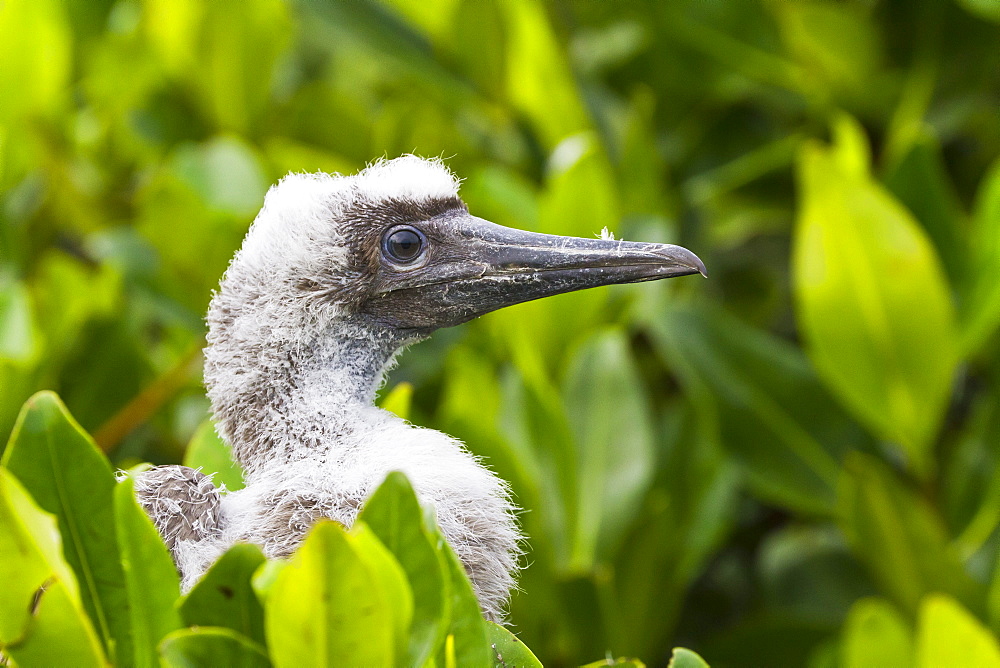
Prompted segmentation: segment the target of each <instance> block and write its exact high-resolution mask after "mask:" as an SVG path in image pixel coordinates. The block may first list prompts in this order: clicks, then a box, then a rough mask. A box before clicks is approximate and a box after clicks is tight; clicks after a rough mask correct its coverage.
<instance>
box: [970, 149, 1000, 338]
mask: <svg viewBox="0 0 1000 668" xmlns="http://www.w3.org/2000/svg"><path fill="white" fill-rule="evenodd" d="M972 223H973V226H972V238H971V241H970V242H969V248H970V249H971V250H972V258H971V259H972V262H971V264H972V267H971V269H972V272H971V273H972V276H971V279H970V280H969V282H968V285H967V288H966V290H965V294H964V295H963V298H964V299H963V308H962V349H963V351H965V352H969V353H971V352H975V351H976V350H978V349H979V348H980V347H981V346H982V345H983V344H984V343H985V342H986V341H987V340H988V338H989V337H990V335H991V334H993V332H995V331H996V329H997V325H1000V281H997V280H996V277H997V275H998V273H1000V160H998V161H997V162H996V163H994V164H993V166H992V167H991V168H990V171H989V172H988V173H987V175H986V176H985V177H984V178H983V180H982V182H981V183H980V185H979V192H978V193H977V195H976V208H975V211H974V213H973V218H972Z"/></svg>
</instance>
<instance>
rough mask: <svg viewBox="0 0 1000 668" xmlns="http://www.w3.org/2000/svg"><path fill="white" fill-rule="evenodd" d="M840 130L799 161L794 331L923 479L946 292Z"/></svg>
mask: <svg viewBox="0 0 1000 668" xmlns="http://www.w3.org/2000/svg"><path fill="white" fill-rule="evenodd" d="M837 130H838V132H839V133H840V136H841V138H840V139H839V140H838V144H837V146H836V147H835V148H834V149H827V148H824V147H822V146H820V145H818V144H814V143H813V144H807V145H806V146H805V147H804V149H803V151H802V154H801V158H800V164H799V177H798V181H799V191H800V209H799V216H798V223H797V226H796V231H795V240H794V242H795V251H794V258H793V260H794V279H795V291H796V298H797V301H798V318H799V325H800V328H801V330H802V333H803V335H804V337H805V338H806V340H807V343H808V350H809V353H810V356H811V357H812V359H813V361H814V362H815V364H816V367H817V369H818V370H819V373H820V375H821V376H822V377H823V379H824V380H825V381H826V383H827V384H828V385H829V386H830V388H831V389H832V390H833V391H834V392H835V393H836V394H837V396H838V398H839V399H840V400H841V401H842V402H843V403H844V405H845V406H847V407H848V408H849V409H850V410H851V411H852V412H853V413H854V414H855V415H856V416H857V417H858V418H859V419H860V420H862V421H863V422H865V423H866V424H867V425H868V426H869V427H870V428H871V429H873V430H874V431H875V432H876V433H878V434H879V435H881V436H882V437H883V438H886V439H889V440H892V441H896V442H898V443H900V444H901V445H902V446H903V448H904V449H905V451H906V453H907V454H908V455H909V458H910V462H911V466H912V467H913V468H914V469H915V470H916V471H918V472H919V473H920V474H922V475H925V476H926V475H927V474H928V473H929V472H930V468H931V463H932V462H931V458H930V446H931V443H932V441H933V438H934V436H935V435H936V433H937V430H938V427H939V425H940V423H941V418H942V416H943V413H944V409H945V407H946V405H947V400H948V396H949V394H950V390H951V380H952V374H953V372H954V369H955V365H956V362H957V353H956V348H957V346H956V331H955V323H954V313H953V308H952V304H951V301H950V297H949V294H948V285H947V283H946V281H945V279H944V275H943V273H942V270H941V267H940V263H939V262H938V258H937V255H936V254H935V253H934V249H933V247H932V246H931V244H930V242H929V241H928V239H927V236H926V235H925V234H924V232H923V230H922V229H921V228H920V227H919V225H917V223H916V221H914V220H913V218H912V216H911V215H910V213H909V212H908V211H907V210H906V209H904V208H903V207H902V206H900V205H899V203H898V202H896V200H894V199H893V198H892V197H891V196H890V195H889V194H888V193H887V192H886V191H885V190H884V189H883V188H882V187H881V186H879V185H878V184H877V183H876V182H875V181H873V180H872V179H871V177H870V176H869V175H868V174H867V173H866V171H865V169H864V167H863V165H864V162H865V159H864V157H863V156H861V155H860V153H861V152H862V151H865V150H867V147H866V146H863V139H860V138H859V135H860V133H861V131H860V130H859V129H857V128H855V127H854V126H853V125H851V124H850V123H849V122H848V121H846V120H844V121H842V122H841V125H840V126H838V128H837Z"/></svg>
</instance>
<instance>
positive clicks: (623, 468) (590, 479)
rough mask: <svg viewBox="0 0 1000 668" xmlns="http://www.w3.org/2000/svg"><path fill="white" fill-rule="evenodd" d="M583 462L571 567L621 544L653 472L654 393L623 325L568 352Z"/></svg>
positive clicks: (568, 394) (573, 418) (570, 406)
mask: <svg viewBox="0 0 1000 668" xmlns="http://www.w3.org/2000/svg"><path fill="white" fill-rule="evenodd" d="M563 397H564V401H565V403H566V412H567V416H568V418H569V423H570V427H571V428H572V430H573V435H574V440H575V442H576V466H577V467H578V468H579V478H578V480H579V486H578V488H577V493H578V499H577V504H576V508H577V515H576V517H575V518H571V520H570V521H571V522H572V525H573V526H574V527H575V532H574V536H573V539H572V551H571V554H570V562H569V568H570V569H572V570H576V571H578V572H587V571H589V570H590V569H591V568H592V567H593V565H594V563H595V562H596V561H598V560H602V561H603V560H607V559H608V558H610V556H611V555H612V554H614V552H615V551H616V550H617V547H618V545H619V544H620V542H621V540H622V537H623V533H624V532H625V530H626V529H627V528H628V527H629V526H630V525H631V523H632V522H633V520H634V519H635V516H636V513H637V511H638V508H639V505H640V504H641V502H642V500H643V498H644V496H645V494H646V491H647V489H648V488H649V484H650V481H651V479H652V475H653V464H654V452H653V433H652V425H651V424H650V421H649V399H648V398H647V396H646V393H645V391H644V389H643V383H642V379H641V378H640V377H639V372H638V370H637V369H636V365H635V362H634V360H633V359H632V353H631V350H630V349H629V346H628V341H627V340H626V338H625V335H624V333H623V332H622V331H620V330H616V329H611V330H598V331H597V332H596V333H595V334H594V335H593V336H592V337H591V338H589V339H587V340H586V341H585V342H584V343H583V344H582V345H581V346H580V348H579V349H578V350H577V351H576V354H575V355H574V356H573V357H572V358H571V359H570V362H569V368H568V371H567V374H566V382H565V386H564V389H563Z"/></svg>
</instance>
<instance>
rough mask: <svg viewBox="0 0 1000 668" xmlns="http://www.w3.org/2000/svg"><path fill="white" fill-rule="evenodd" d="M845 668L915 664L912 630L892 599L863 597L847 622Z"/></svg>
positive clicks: (852, 608) (872, 667)
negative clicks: (890, 600)
mask: <svg viewBox="0 0 1000 668" xmlns="http://www.w3.org/2000/svg"><path fill="white" fill-rule="evenodd" d="M842 652H843V665H844V668H881V667H883V666H912V665H913V631H912V630H911V629H910V627H909V625H908V624H907V623H906V620H905V619H904V618H903V616H902V615H901V614H900V613H899V612H898V611H897V610H896V608H895V607H893V606H892V605H891V604H890V603H889V602H887V601H884V600H882V599H878V598H863V599H860V600H858V602H857V603H855V604H854V605H853V606H852V607H851V611H850V613H848V616H847V620H846V621H845V622H844V640H843V649H842Z"/></svg>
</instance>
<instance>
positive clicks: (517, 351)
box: [0, 0, 1000, 666]
mask: <svg viewBox="0 0 1000 668" xmlns="http://www.w3.org/2000/svg"><path fill="white" fill-rule="evenodd" d="M994 5H995V3H989V2H982V1H976V0H953V1H950V0H940V1H938V2H925V3H901V2H886V1H881V2H854V1H846V2H834V1H833V0H827V1H823V0H811V1H809V2H794V3H792V2H770V3H759V2H755V1H753V0H732V1H727V2H714V3H713V2H704V1H703V0H676V1H671V2H646V1H645V0H619V1H616V2H614V3H609V2H604V3H588V2H565V1H563V0H551V1H549V2H544V3H543V2H536V1H534V0H419V1H417V0H345V1H338V0H323V1H322V2H316V1H311V0H300V1H298V2H282V1H281V0H240V1H239V2H236V0H217V1H215V2H211V3H202V2H199V1H198V0H93V1H87V2H83V1H82V0H7V1H6V2H4V3H3V4H2V5H0V63H3V66H2V67H0V431H3V432H4V433H6V432H8V431H10V430H11V428H12V427H13V424H14V421H15V418H16V416H17V412H18V410H19V407H20V406H21V404H22V403H23V402H24V401H25V400H26V399H28V397H29V396H31V395H32V394H33V393H34V392H35V391H36V390H39V389H55V390H58V391H59V393H60V396H61V397H63V398H64V399H65V401H66V403H67V405H68V406H69V408H70V409H71V410H72V412H73V414H74V415H75V416H76V417H77V418H78V419H79V420H80V423H81V424H82V426H83V427H84V428H85V429H87V430H89V431H90V432H92V433H93V434H94V437H95V440H96V442H97V443H98V445H99V447H100V449H101V450H103V451H104V452H106V453H108V455H109V456H110V457H111V459H112V461H114V463H115V465H116V466H118V467H123V468H128V467H130V466H133V465H135V464H137V463H139V462H142V461H152V462H156V463H166V462H177V461H182V460H185V459H186V460H187V461H188V462H196V463H205V462H206V460H205V459H203V457H205V456H209V455H211V453H213V452H217V451H216V450H213V447H214V446H213V443H212V428H211V425H210V424H208V423H206V418H207V404H206V401H205V398H204V392H203V389H202V388H201V386H200V380H199V378H200V375H199V371H198V367H199V364H198V351H199V350H200V348H201V347H202V345H203V340H202V337H203V322H202V318H203V314H204V311H205V307H206V305H207V302H208V299H209V295H210V292H211V290H212V289H213V288H214V287H215V286H216V285H217V284H218V279H219V276H220V274H221V272H222V271H223V269H224V267H225V265H226V262H227V261H228V259H229V257H231V255H232V253H233V252H234V250H235V249H236V247H237V246H238V244H239V241H240V239H241V237H242V235H243V234H244V233H245V230H246V228H247V225H248V223H249V221H250V220H251V218H252V217H253V215H254V213H255V211H256V210H257V208H258V207H259V205H260V202H261V200H262V197H263V193H264V191H265V189H266V187H267V184H269V183H271V182H273V181H274V180H276V179H277V178H279V177H280V176H281V175H283V174H284V173H286V172H287V171H289V170H296V171H304V170H316V169H323V170H328V171H344V172H346V171H353V170H355V169H357V168H359V167H361V166H363V164H364V163H365V162H366V161H369V160H371V159H372V158H374V157H377V156H381V155H390V156H394V155H398V154H400V153H404V152H410V151H413V152H416V153H419V154H422V155H443V156H445V157H446V158H447V162H448V164H449V165H450V166H451V167H452V168H453V169H454V170H455V171H456V173H457V174H459V175H460V176H462V177H464V178H465V181H464V183H463V187H462V195H463V197H464V198H465V199H466V201H467V203H468V204H469V206H470V209H471V211H472V212H473V213H475V214H476V215H480V216H483V217H484V218H489V219H491V220H494V221H496V222H498V223H502V224H507V225H511V226H515V227H524V228H529V229H533V230H537V231H542V232H557V233H563V234H576V235H578V236H589V235H591V234H595V233H597V232H598V231H599V230H601V229H602V228H603V227H607V228H608V229H609V230H611V231H612V232H614V233H616V235H617V236H619V237H625V238H636V239H639V238H642V239H649V240H655V241H674V242H678V243H682V244H684V245H685V246H688V247H690V248H691V249H692V250H694V251H696V252H697V253H698V254H699V255H700V256H701V257H702V258H703V259H704V260H705V262H706V264H707V266H708V268H709V274H710V276H711V278H710V279H709V280H707V281H701V280H696V279H685V280H682V281H674V282H671V283H670V284H647V285H641V286H628V287H620V288H619V287H616V288H612V289H607V290H598V291H592V292H589V293H580V294H573V295H565V296H561V297H557V298H553V299H551V300H546V301H544V302H539V303H532V304H525V305H522V306H518V307H514V308H512V309H509V310H506V311H502V312H498V313H495V314H492V315H490V316H487V317H485V318H483V319H481V320H480V321H477V322H474V323H470V324H469V325H466V326H463V327H461V328H458V329H455V330H448V331H442V332H439V333H438V334H437V335H436V336H435V337H434V338H433V339H431V340H430V341H429V342H427V343H425V344H422V345H420V346H417V347H416V348H415V349H413V350H411V351H409V352H407V354H406V355H405V356H403V358H402V362H401V365H400V367H399V368H398V369H397V370H396V371H395V372H394V373H393V375H392V376H391V377H390V380H389V383H388V388H389V390H390V392H391V394H390V395H389V396H388V397H387V398H386V399H385V402H388V403H390V404H391V407H392V409H393V410H395V411H397V412H399V413H401V414H404V415H406V416H408V417H410V418H411V419H413V421H414V422H416V423H418V424H422V425H428V426H433V427H435V428H440V429H442V430H444V431H446V432H448V433H451V434H454V435H456V436H459V437H461V438H463V439H464V440H465V441H466V442H467V443H468V444H469V446H470V448H471V449H473V451H474V452H476V453H477V454H479V455H481V456H483V457H484V458H486V459H487V460H488V462H489V464H490V466H492V467H493V468H494V469H496V470H497V471H498V473H500V475H501V476H502V477H504V478H505V479H507V480H509V481H510V482H511V485H512V488H513V490H514V492H515V494H516V496H517V500H518V503H519V504H520V505H521V506H522V507H524V508H525V509H526V512H525V513H524V514H523V516H522V521H523V524H524V529H525V532H526V533H527V534H528V535H529V536H530V542H529V544H528V548H529V551H530V552H529V555H528V557H527V560H526V565H527V568H526V570H525V572H524V574H523V577H522V581H521V587H522V591H521V592H519V593H518V594H517V595H515V598H514V600H513V602H512V621H513V623H514V625H515V628H516V629H517V630H518V634H519V637H520V638H522V639H523V640H524V641H525V643H526V644H527V645H528V646H530V647H531V648H532V649H533V650H534V651H535V652H536V654H537V655H538V657H539V658H540V659H542V661H543V662H544V663H545V664H546V665H573V664H578V663H581V662H583V661H586V660H590V659H593V658H594V657H598V656H602V655H604V654H605V653H606V652H607V651H609V650H610V651H611V652H612V655H613V656H618V655H626V656H639V657H642V658H643V659H645V660H646V661H648V662H649V663H651V664H654V665H662V664H664V663H666V661H667V660H668V657H669V656H670V652H671V648H672V647H673V646H674V645H676V644H683V645H687V646H690V647H693V648H695V649H697V650H698V651H699V652H700V653H701V654H702V655H704V656H705V657H706V659H708V660H709V662H710V663H712V664H713V665H734V666H735V665H811V666H829V665H836V664H842V665H846V666H861V665H893V664H896V665H910V664H913V663H917V664H923V665H931V664H935V665H949V664H950V665H963V664H964V665H973V664H981V665H991V663H992V664H995V663H997V657H996V655H997V649H996V641H995V639H994V634H995V633H996V632H997V631H1000V577H998V576H1000V573H998V571H997V568H996V566H997V562H998V554H1000V552H998V551H1000V532H998V524H1000V491H998V490H1000V466H998V464H1000V456H998V450H997V446H998V443H1000V420H998V417H1000V413H998V411H997V410H996V406H997V405H1000V396H998V385H997V382H996V379H997V374H998V370H1000V366H998V365H1000V356H998V355H997V350H998V347H997V326H998V323H1000V287H998V286H1000V282H998V281H997V280H996V276H997V275H998V272H1000V163H998V156H1000V123H998V121H997V98H998V93H997V91H998V90H1000V72H998V70H997V68H996V67H995V52H996V45H997V43H998V38H1000V27H998V20H1000V15H998V12H997V10H996V8H995V6H994ZM193 435H194V439H193V440H192V436H193ZM61 442H62V441H60V443H61ZM189 443H192V444H193V447H192V448H191V449H188V444H189ZM5 456H6V457H8V458H10V457H12V455H9V454H8V455H5ZM22 456H24V458H25V460H33V459H35V458H39V457H38V455H37V453H35V454H32V455H31V456H27V455H22ZM92 460H93V461H92ZM97 461H98V460H97V459H95V458H93V457H91V458H88V459H85V460H81V461H80V462H76V461H74V462H72V463H63V464H61V465H57V464H51V465H50V473H49V474H48V475H50V476H64V475H66V472H68V471H74V470H75V469H76V467H83V468H85V469H87V470H90V469H93V470H94V471H98V472H99V473H94V472H92V473H91V474H89V475H91V477H92V478H94V479H95V480H96V479H102V480H104V481H105V482H104V483H94V485H93V497H94V499H88V503H87V504H85V505H83V506H82V508H84V509H85V510H86V512H87V513H90V512H91V511H92V510H94V508H96V506H97V505H98V501H97V500H96V499H97V498H98V497H100V496H101V495H102V494H103V495H104V496H105V498H106V497H107V495H109V494H110V495H113V491H111V490H112V486H111V481H110V478H109V477H108V475H106V473H107V472H108V469H107V464H106V463H105V464H101V463H97ZM101 461H103V460H101ZM218 461H219V460H217V463H215V464H207V463H205V465H206V466H208V467H209V470H212V469H220V468H225V466H226V465H225V464H224V461H225V458H224V456H223V457H222V459H221V461H222V462H223V463H222V464H220V463H218ZM38 465H39V466H40V465H41V464H38ZM25 466H27V465H26V464H25ZM102 471H103V473H101V472H102ZM22 475H23V472H22ZM223 475H225V476H229V477H228V478H227V480H229V481H234V480H238V474H237V473H234V472H232V471H228V472H226V473H220V477H221V476H223ZM16 477H18V479H20V480H21V482H22V483H23V485H24V486H25V487H26V488H28V490H29V493H30V494H31V495H34V497H35V500H36V502H37V503H38V504H39V505H40V506H41V507H42V508H47V506H46V505H45V504H46V503H47V501H46V499H45V498H44V496H43V493H42V492H41V491H39V490H41V489H42V487H43V486H40V485H39V486H33V484H32V483H31V482H30V481H28V480H26V479H24V478H22V477H21V475H17V476H16ZM68 479H69V478H68V477H67V480H68ZM101 485H104V487H103V488H102V487H100V486H101ZM88 489H89V488H88ZM102 490H103V491H102ZM18 498H22V497H18ZM100 503H101V504H103V505H102V507H103V508H104V509H105V510H103V511H102V513H104V515H100V514H98V515H99V516H102V517H104V518H105V519H104V520H103V521H102V523H101V526H102V527H103V528H104V530H105V531H107V528H108V527H111V526H113V521H112V519H108V516H107V513H108V512H109V511H108V510H107V509H108V508H111V507H112V506H111V505H107V504H105V503H104V502H103V501H102V502H100ZM25 512H30V511H25ZM94 512H95V513H96V512H97V511H96V510H94ZM112 512H113V511H112ZM57 515H58V514H57ZM34 522H35V520H32V524H31V525H30V526H31V527H32V528H34V527H36V525H35V524H34ZM37 522H39V523H40V524H38V525H37V526H38V527H41V526H44V520H42V519H41V518H39V519H37ZM33 530H34V529H33ZM327 531H329V529H327ZM32 535H33V534H32ZM63 535H64V538H66V536H67V535H69V534H66V533H65V532H64V534H63ZM106 539H107V538H106V536H105V540H106ZM362 540H363V539H362ZM50 542H51V541H50ZM71 545H72V542H71V541H70V540H68V539H66V540H65V542H64V547H65V548H66V556H65V559H66V562H67V563H69V565H70V566H71V567H72V568H73V569H75V568H76V567H77V566H79V564H80V563H84V562H86V563H88V564H93V565H94V567H95V568H102V569H106V571H102V576H101V578H100V579H98V580H95V582H104V581H106V580H107V581H116V582H123V581H124V579H123V578H124V577H125V575H124V573H123V572H122V571H121V569H120V568H119V567H118V566H115V565H114V564H107V563H105V562H106V561H107V560H104V559H99V560H93V559H89V558H86V555H84V556H83V557H81V556H80V555H77V553H76V552H73V551H72V548H71ZM32 549H35V550H36V552H37V553H38V559H37V560H36V561H37V564H39V565H41V564H49V563H51V564H52V569H49V566H44V567H42V566H39V568H40V571H39V572H42V571H44V574H48V573H51V572H54V570H55V569H56V568H57V567H58V568H62V567H61V566H59V564H58V563H57V561H58V560H51V559H48V558H46V557H45V555H49V556H50V557H51V555H52V553H53V548H52V546H51V545H50V544H49V543H42V544H40V546H38V547H37V549H36V548H32ZM116 549H117V548H116ZM74 555H75V556H74ZM81 559H82V561H81ZM6 563H7V562H6V560H4V561H3V562H0V568H3V567H5V564H6ZM64 571H65V569H64ZM74 572H75V570H74ZM8 580H9V579H5V580H4V581H8ZM80 582H81V585H80V591H81V594H80V598H79V601H77V599H76V598H74V595H73V592H72V590H71V588H66V587H68V585H67V586H66V587H64V589H63V590H62V593H58V592H57V595H56V596H53V597H51V599H52V600H51V601H50V605H51V604H53V603H52V601H55V602H57V603H56V605H61V606H62V608H60V609H59V610H62V611H63V612H65V614H66V615H69V616H72V615H76V614H77V613H76V612H74V610H79V609H80V606H81V605H82V606H83V607H84V609H85V610H86V612H87V613H88V616H89V617H91V618H92V619H94V620H95V621H94V629H96V630H95V631H94V633H97V634H98V637H99V638H103V637H117V636H114V635H113V634H112V633H111V631H110V629H114V628H116V625H118V626H117V628H121V625H127V624H128V621H127V620H122V619H120V618H119V616H120V614H121V613H120V612H119V613H118V615H119V616H116V615H114V614H109V615H107V616H105V617H102V616H101V615H98V614H97V612H96V611H97V610H98V608H97V607H95V604H94V602H93V601H92V600H91V599H90V598H87V597H88V596H90V595H89V594H86V593H85V592H86V591H88V589H87V587H85V586H84V580H83V579H82V578H81V580H80ZM42 600H43V601H44V599H42ZM124 600H125V599H123V598H121V595H120V597H119V599H115V601H117V602H115V603H114V605H112V602H109V603H108V605H109V606H110V607H111V608H115V609H116V610H119V611H120V610H123V609H126V608H124V607H121V606H119V603H122V602H123V601H124ZM59 601H61V603H59ZM88 601H90V602H89V603H88ZM87 606H90V607H87ZM18 609H19V610H20V611H21V613H20V614H22V615H23V614H24V609H23V607H22V608H18ZM101 609H102V610H103V607H102V608H101ZM109 609H110V608H109ZM57 612H58V611H57ZM63 612H59V613H58V614H63ZM53 614H55V613H53ZM414 614H416V613H414ZM74 618H76V617H74ZM102 619H103V621H101V620H102ZM22 621H23V620H22ZM104 628H107V629H109V630H108V631H107V632H105V631H102V630H100V629H104ZM64 635H65V638H66V640H67V641H69V640H70V639H72V638H77V639H79V641H80V642H89V640H87V639H88V638H89V637H90V636H87V635H86V634H85V633H83V632H82V631H81V633H80V634H77V635H72V634H70V633H69V632H68V631H67V632H66V633H65V634H64ZM219 642H221V643H224V642H229V641H225V640H220V641H219ZM233 642H235V641H233ZM230 644H232V643H230ZM237 644H238V643H237ZM102 647H104V650H102V651H107V646H106V644H105V643H102ZM126 654H129V652H126Z"/></svg>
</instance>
